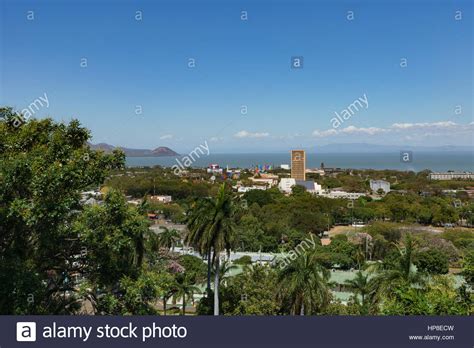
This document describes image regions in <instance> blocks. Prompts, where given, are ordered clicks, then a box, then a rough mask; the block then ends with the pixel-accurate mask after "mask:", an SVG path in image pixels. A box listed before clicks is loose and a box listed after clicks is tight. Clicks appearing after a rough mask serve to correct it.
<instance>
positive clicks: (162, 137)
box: [160, 134, 173, 140]
mask: <svg viewBox="0 0 474 348" xmlns="http://www.w3.org/2000/svg"><path fill="white" fill-rule="evenodd" d="M166 139H173V134H164V135H162V136H161V137H160V140H166Z"/></svg>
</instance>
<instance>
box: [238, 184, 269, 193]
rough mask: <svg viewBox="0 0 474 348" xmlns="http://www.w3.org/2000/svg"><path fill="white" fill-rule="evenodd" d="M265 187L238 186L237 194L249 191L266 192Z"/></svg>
mask: <svg viewBox="0 0 474 348" xmlns="http://www.w3.org/2000/svg"><path fill="white" fill-rule="evenodd" d="M266 189H267V187H266V186H256V185H254V186H239V187H238V188H237V192H239V193H245V192H249V191H252V190H263V191H264V190H266Z"/></svg>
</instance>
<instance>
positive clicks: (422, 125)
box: [390, 121, 458, 129]
mask: <svg viewBox="0 0 474 348" xmlns="http://www.w3.org/2000/svg"><path fill="white" fill-rule="evenodd" d="M456 126H458V124H457V123H455V122H453V121H441V122H432V123H428V122H424V123H394V124H392V126H391V127H390V128H393V129H424V128H452V127H456Z"/></svg>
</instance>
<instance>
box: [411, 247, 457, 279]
mask: <svg viewBox="0 0 474 348" xmlns="http://www.w3.org/2000/svg"><path fill="white" fill-rule="evenodd" d="M415 265H416V267H418V269H419V270H420V271H422V272H426V273H430V274H446V273H448V271H449V259H448V257H447V256H446V254H444V253H442V252H441V251H439V250H437V249H428V250H424V251H421V252H418V253H417V255H416V259H415Z"/></svg>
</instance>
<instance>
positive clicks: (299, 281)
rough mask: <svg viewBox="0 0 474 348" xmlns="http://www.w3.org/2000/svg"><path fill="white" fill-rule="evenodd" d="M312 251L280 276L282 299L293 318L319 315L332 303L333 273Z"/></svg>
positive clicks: (280, 296) (283, 270)
mask: <svg viewBox="0 0 474 348" xmlns="http://www.w3.org/2000/svg"><path fill="white" fill-rule="evenodd" d="M315 256H316V253H315V252H314V251H309V252H306V253H303V254H300V255H299V256H297V257H296V258H295V259H294V260H292V261H291V262H290V263H289V264H288V265H286V266H284V267H283V269H282V270H281V271H280V273H279V275H278V284H279V286H278V290H277V292H278V298H279V300H280V301H281V303H282V306H283V308H285V309H288V310H289V313H290V314H292V315H297V314H299V315H308V314H316V313H318V312H319V311H321V309H322V308H324V307H325V306H326V305H327V304H328V303H329V301H330V291H329V285H328V281H329V277H330V275H329V271H328V270H327V269H325V268H324V267H322V266H321V264H320V263H319V262H318V261H317V259H316V257H315Z"/></svg>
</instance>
